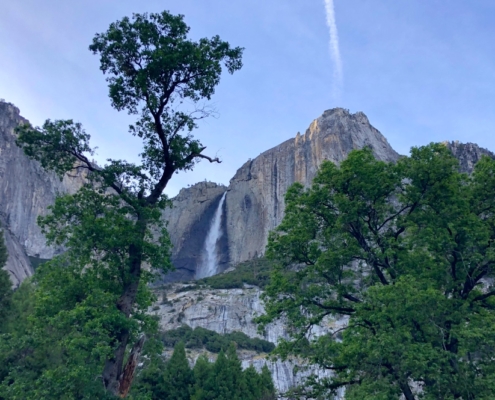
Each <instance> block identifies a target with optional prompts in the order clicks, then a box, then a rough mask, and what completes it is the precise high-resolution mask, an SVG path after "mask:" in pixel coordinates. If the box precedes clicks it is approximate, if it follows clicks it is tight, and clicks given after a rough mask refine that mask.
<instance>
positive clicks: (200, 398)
mask: <svg viewBox="0 0 495 400" xmlns="http://www.w3.org/2000/svg"><path fill="white" fill-rule="evenodd" d="M193 373H194V391H193V395H192V396H191V400H208V399H214V393H213V389H214V387H215V384H214V382H213V379H212V375H213V366H212V364H211V363H210V362H209V361H208V358H207V357H206V356H205V355H202V356H199V358H198V359H197V360H196V364H195V365H194V370H193Z"/></svg>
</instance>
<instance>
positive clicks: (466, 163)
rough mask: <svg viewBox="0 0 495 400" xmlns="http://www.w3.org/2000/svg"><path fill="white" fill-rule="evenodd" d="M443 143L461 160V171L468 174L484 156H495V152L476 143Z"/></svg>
mask: <svg viewBox="0 0 495 400" xmlns="http://www.w3.org/2000/svg"><path fill="white" fill-rule="evenodd" d="M443 143H444V144H445V145H446V146H447V148H448V149H449V150H450V151H451V152H452V154H453V155H454V157H455V158H457V159H458V160H459V170H460V171H461V172H467V173H468V174H470V173H471V172H473V170H474V166H475V165H476V163H477V162H478V161H479V160H480V159H481V157H483V156H488V157H491V158H495V154H493V153H492V152H491V151H489V150H487V149H484V148H482V147H480V146H478V145H477V144H474V143H459V141H455V142H443Z"/></svg>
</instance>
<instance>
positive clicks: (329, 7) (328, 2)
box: [324, 0, 344, 100]
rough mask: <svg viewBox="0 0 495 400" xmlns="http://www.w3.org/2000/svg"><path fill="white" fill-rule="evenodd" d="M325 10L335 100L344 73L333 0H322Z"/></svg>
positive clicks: (340, 88)
mask: <svg viewBox="0 0 495 400" xmlns="http://www.w3.org/2000/svg"><path fill="white" fill-rule="evenodd" d="M324 2H325V12H326V15H327V25H328V30H329V32H330V56H331V57H332V62H333V78H334V81H333V96H334V98H335V99H336V100H338V99H339V98H340V92H341V91H342V86H343V84H344V74H343V70H342V58H341V57H340V48H339V34H338V31H337V23H336V22H335V8H334V6H333V0H324Z"/></svg>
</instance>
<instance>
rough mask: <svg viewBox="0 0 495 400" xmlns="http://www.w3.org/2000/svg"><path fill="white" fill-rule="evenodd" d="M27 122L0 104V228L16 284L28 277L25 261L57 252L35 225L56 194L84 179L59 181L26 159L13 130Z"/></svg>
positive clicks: (68, 190)
mask: <svg viewBox="0 0 495 400" xmlns="http://www.w3.org/2000/svg"><path fill="white" fill-rule="evenodd" d="M27 122H28V121H27V120H26V119H24V118H22V117H21V116H20V115H19V109H18V108H16V107H14V106H13V105H12V104H9V103H5V102H0V226H1V228H2V229H3V230H4V233H5V241H6V245H7V249H8V251H9V258H8V260H7V265H6V269H7V270H8V271H9V273H10V276H11V279H12V282H13V283H14V285H18V284H19V283H20V282H22V280H23V279H25V278H26V277H28V276H30V275H32V273H33V269H32V266H31V263H30V260H29V257H32V258H35V259H36V258H41V259H47V258H51V257H53V255H54V254H56V252H57V251H60V249H55V248H51V247H48V246H47V245H46V241H45V238H44V236H43V234H42V233H41V230H40V228H39V227H38V225H37V224H36V219H37V218H38V216H39V215H42V214H44V213H46V211H47V208H48V206H49V205H51V204H53V203H54V201H55V197H56V195H57V194H58V193H73V192H75V191H76V190H77V189H78V188H79V187H80V186H81V185H82V183H83V181H84V176H83V175H76V176H72V177H71V176H65V177H64V179H63V180H62V181H60V179H59V178H58V177H57V176H56V175H55V174H53V173H47V172H46V171H45V170H44V169H43V168H42V167H41V165H40V164H39V163H38V162H36V161H32V160H30V159H29V158H27V157H26V156H25V155H24V153H23V151H22V150H21V149H20V148H18V147H17V146H16V144H15V133H14V128H15V127H16V126H17V125H19V124H24V123H27Z"/></svg>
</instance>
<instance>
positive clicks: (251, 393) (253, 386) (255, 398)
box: [243, 364, 263, 400]
mask: <svg viewBox="0 0 495 400" xmlns="http://www.w3.org/2000/svg"><path fill="white" fill-rule="evenodd" d="M243 374H244V379H245V381H246V387H247V391H246V396H245V400H259V399H261V394H262V393H263V390H262V389H263V388H262V386H261V377H260V375H259V374H258V372H257V371H256V368H254V367H253V365H252V364H251V365H250V366H249V367H248V368H246V369H245V370H244V373H243Z"/></svg>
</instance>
